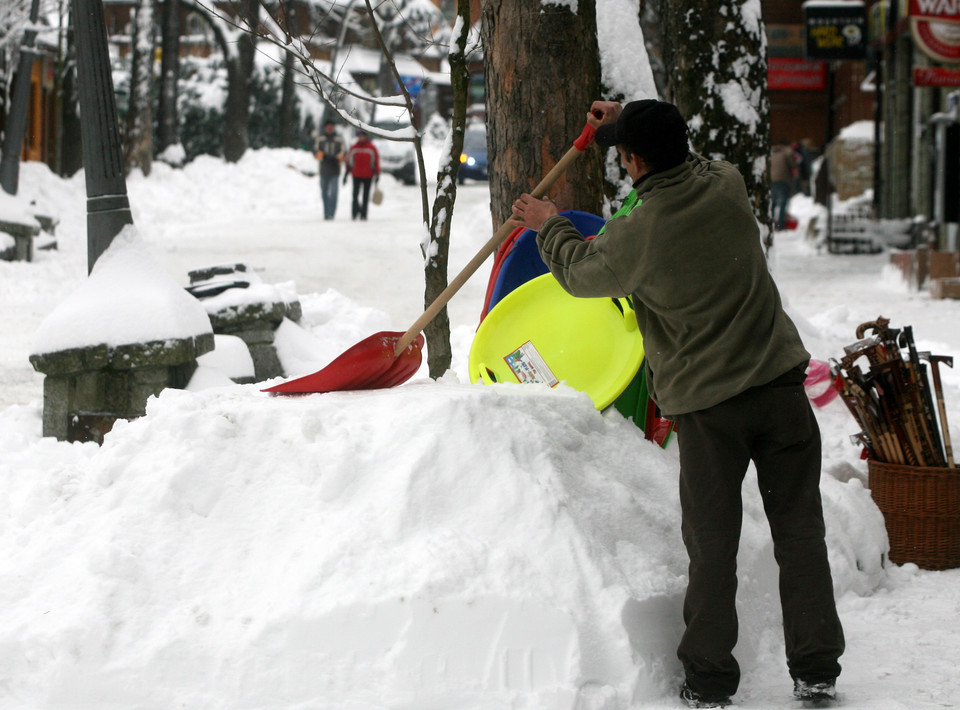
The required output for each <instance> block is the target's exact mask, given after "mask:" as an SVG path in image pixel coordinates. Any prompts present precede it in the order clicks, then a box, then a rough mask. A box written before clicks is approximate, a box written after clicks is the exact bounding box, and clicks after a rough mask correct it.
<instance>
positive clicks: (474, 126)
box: [457, 123, 488, 184]
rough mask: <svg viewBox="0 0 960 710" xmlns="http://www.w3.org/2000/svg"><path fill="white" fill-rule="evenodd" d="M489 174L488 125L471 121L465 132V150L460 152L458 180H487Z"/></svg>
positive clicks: (461, 181) (460, 181) (461, 182)
mask: <svg viewBox="0 0 960 710" xmlns="http://www.w3.org/2000/svg"><path fill="white" fill-rule="evenodd" d="M487 178H488V175H487V127H486V126H484V125H483V124H482V123H471V124H469V125H468V126H467V130H466V132H465V133H464V134H463V152H462V153H460V172H459V173H458V174H457V182H459V183H460V184H463V182H464V180H467V179H470V180H486V179H487Z"/></svg>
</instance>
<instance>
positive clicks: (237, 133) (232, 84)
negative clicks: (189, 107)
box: [223, 0, 260, 163]
mask: <svg viewBox="0 0 960 710" xmlns="http://www.w3.org/2000/svg"><path fill="white" fill-rule="evenodd" d="M237 6H238V9H239V11H240V18H239V22H240V23H241V24H242V25H246V27H248V28H251V29H256V27H257V25H258V24H259V17H260V3H259V2H258V0H240V2H238V3H237ZM256 46H257V39H256V37H255V36H254V35H253V34H252V33H251V32H242V33H240V35H239V36H238V38H237V51H236V53H235V54H234V53H231V54H230V56H227V57H225V59H226V63H227V101H226V106H225V107H224V116H223V157H224V159H225V160H226V161H227V162H229V163H235V162H237V161H238V160H240V158H242V157H243V154H244V153H245V152H246V151H247V148H249V147H250V131H249V121H250V95H251V81H252V78H253V60H254V55H255V53H256Z"/></svg>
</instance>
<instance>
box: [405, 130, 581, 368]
mask: <svg viewBox="0 0 960 710" xmlns="http://www.w3.org/2000/svg"><path fill="white" fill-rule="evenodd" d="M595 133H596V129H595V128H594V127H593V126H591V125H590V124H589V123H588V124H587V125H586V126H584V127H583V132H582V133H581V134H580V137H579V138H577V140H576V141H574V143H573V146H572V147H571V148H570V150H568V151H567V152H566V153H565V154H564V155H563V157H562V158H560V160H558V161H557V164H556V165H554V166H553V167H552V168H551V169H550V172H548V173H547V174H546V175H544V177H543V179H542V180H541V181H540V183H539V184H538V185H537V186H536V187H535V188H533V190H531V191H530V194H531V195H533V196H534V197H537V198H539V197H543V196H544V195H545V194H547V191H548V190H549V189H550V188H551V187H553V184H554V183H555V182H556V181H557V180H558V179H559V178H560V176H561V175H563V174H564V173H565V172H566V171H567V168H569V167H570V165H571V163H573V161H575V160H576V159H577V158H578V157H580V154H581V153H583V152H584V151H585V150H586V149H587V147H588V146H589V145H590V143H592V142H593V136H594V134H595ZM513 230H514V226H513V225H512V224H510V223H509V222H504V223H503V224H502V225H501V227H500V229H498V230H497V231H496V232H495V233H494V235H493V236H492V237H490V240H489V241H488V242H487V243H486V244H484V245H483V247H482V248H481V249H480V251H478V252H477V254H476V255H475V256H474V257H473V258H472V259H471V260H470V261H469V263H468V264H467V265H466V266H464V267H463V269H462V270H461V271H460V273H459V274H457V275H456V276H455V277H454V278H453V280H452V281H451V282H450V284H449V285H448V286H447V287H446V288H445V289H443V291H441V292H440V295H439V296H437V297H436V298H435V299H434V300H433V303H431V304H430V305H429V306H427V309H426V310H425V311H424V312H423V315H421V316H420V317H419V318H417V320H416V321H414V323H413V325H411V326H410V328H409V329H408V330H407V332H406V333H404V334H403V335H402V336H401V337H400V339H399V340H398V341H397V346H396V348H395V349H394V355H395V356H399V355H400V353H402V352H403V351H404V349H405V348H406V347H407V346H408V345H410V343H412V342H413V340H414V338H416V337H417V335H418V334H419V333H420V331H422V330H423V329H424V328H426V327H427V324H428V323H430V321H432V320H433V319H434V318H436V317H437V314H438V313H440V311H441V310H443V308H444V306H446V305H447V303H449V302H450V299H451V298H453V296H454V294H455V293H456V292H457V291H459V290H460V288H461V287H462V286H463V285H464V284H465V283H466V282H467V280H468V279H469V278H470V277H471V276H473V275H474V273H476V271H477V269H479V268H480V265H481V264H483V262H484V261H486V260H487V257H488V256H490V255H491V254H493V253H494V252H495V251H496V250H497V248H498V247H499V246H500V244H501V243H503V240H504V239H506V238H507V237H508V236H509V235H510V232H512V231H513Z"/></svg>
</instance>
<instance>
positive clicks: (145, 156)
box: [124, 0, 153, 175]
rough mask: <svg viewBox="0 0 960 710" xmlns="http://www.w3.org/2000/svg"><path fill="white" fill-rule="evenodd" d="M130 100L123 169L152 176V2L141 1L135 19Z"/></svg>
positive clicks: (149, 0)
mask: <svg viewBox="0 0 960 710" xmlns="http://www.w3.org/2000/svg"><path fill="white" fill-rule="evenodd" d="M131 63H132V71H131V72H130V99H129V104H128V108H127V126H126V129H127V130H126V136H125V141H124V169H125V170H126V172H127V173H129V172H130V171H131V170H132V169H133V168H135V167H139V168H140V169H141V170H142V171H143V174H144V175H149V174H150V168H151V166H152V162H153V104H152V101H151V96H150V93H151V91H150V89H151V86H152V84H153V0H140V4H139V5H138V6H137V12H136V15H135V18H134V31H133V58H132V62H131Z"/></svg>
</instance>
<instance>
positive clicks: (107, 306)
mask: <svg viewBox="0 0 960 710" xmlns="http://www.w3.org/2000/svg"><path fill="white" fill-rule="evenodd" d="M210 332H211V328H210V319H209V318H208V317H207V314H206V311H204V309H203V306H201V305H200V303H199V302H198V301H197V300H196V299H195V298H193V297H192V296H190V295H189V294H188V293H187V292H186V291H184V290H183V289H182V288H180V286H178V285H177V284H176V282H175V281H174V280H173V279H172V278H171V277H170V276H169V275H167V274H166V273H165V272H164V271H163V270H162V269H160V267H159V266H158V264H157V261H156V260H155V259H154V258H153V255H152V254H151V253H150V251H149V249H148V248H147V247H146V246H145V245H144V244H143V243H142V241H141V240H140V239H139V237H138V235H137V231H136V228H135V227H133V226H132V225H131V226H128V227H125V228H124V230H123V232H121V233H120V234H119V235H117V237H116V238H115V239H114V240H113V242H112V243H111V245H110V247H109V248H108V249H107V250H106V251H105V252H104V253H103V254H102V255H101V256H100V258H99V259H98V260H97V262H96V264H94V268H93V271H92V272H91V273H90V277H89V278H88V279H87V280H86V281H84V282H83V283H82V284H81V285H80V287H79V289H78V290H77V291H76V293H74V294H72V295H71V296H70V297H69V298H68V299H66V300H65V301H63V302H62V303H61V304H60V305H59V306H57V307H56V308H55V309H54V311H53V312H52V313H51V314H50V315H49V316H47V318H46V319H45V320H44V321H43V323H41V324H40V327H39V329H38V330H37V333H36V336H35V340H34V345H33V348H34V349H33V352H35V353H53V352H59V351H62V350H69V349H71V348H79V347H87V346H91V345H100V344H106V345H108V346H120V345H129V344H131V343H148V342H153V341H158V340H168V339H186V338H192V337H195V336H198V335H203V334H205V333H210Z"/></svg>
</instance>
